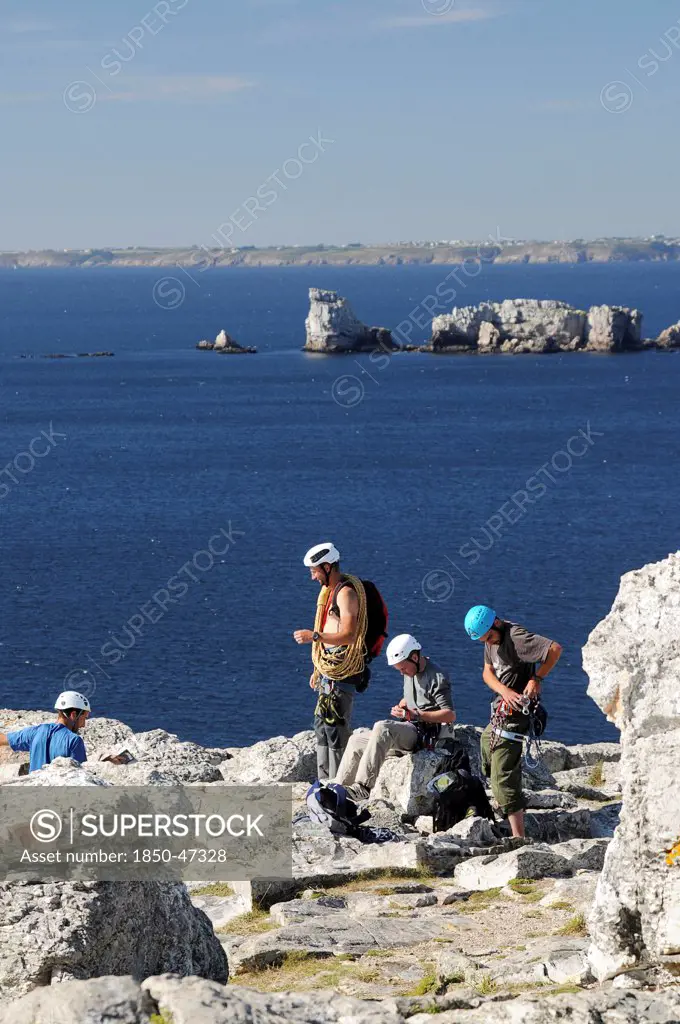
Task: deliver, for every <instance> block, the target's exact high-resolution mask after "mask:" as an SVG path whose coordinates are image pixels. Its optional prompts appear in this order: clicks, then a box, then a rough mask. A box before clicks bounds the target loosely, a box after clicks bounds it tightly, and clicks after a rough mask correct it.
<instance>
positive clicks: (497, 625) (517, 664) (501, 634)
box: [465, 604, 562, 836]
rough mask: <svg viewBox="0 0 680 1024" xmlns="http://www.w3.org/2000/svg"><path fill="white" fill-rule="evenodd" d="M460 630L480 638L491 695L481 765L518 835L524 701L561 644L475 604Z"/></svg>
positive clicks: (535, 692)
mask: <svg viewBox="0 0 680 1024" xmlns="http://www.w3.org/2000/svg"><path fill="white" fill-rule="evenodd" d="M465 630H466V632H467V634H468V636H469V637H471V638H472V639H473V640H479V641H480V642H481V643H483V644H484V673H483V675H482V678H483V679H484V682H485V683H486V685H487V686H488V687H489V688H490V689H491V690H493V691H494V693H495V694H496V697H495V699H494V701H493V703H492V705H491V708H492V718H491V722H490V723H489V725H488V726H487V727H486V729H485V730H484V732H483V734H482V768H483V770H484V774H485V775H486V776H487V777H490V778H491V789H492V791H493V795H494V797H495V798H496V802H497V803H498V806H499V808H500V810H501V813H502V814H503V815H504V816H505V817H507V819H508V822H509V823H510V828H511V830H512V834H513V836H523V835H524V798H523V796H522V747H523V742H524V737H525V735H526V732H527V730H528V728H529V716H528V714H527V713H526V712H527V710H528V706H529V702H530V701H538V700H539V699H540V696H541V685H542V683H543V680H544V679H545V677H546V676H547V675H548V673H549V672H550V671H551V669H553V668H554V666H555V665H556V664H557V662H558V661H559V658H560V655H561V654H562V648H561V647H560V645H559V644H558V643H555V641H554V640H549V639H548V638H547V637H545V636H540V635H539V634H538V633H530V632H529V631H528V630H527V629H525V628H524V626H519V625H518V624H517V623H516V622H507V621H505V620H504V619H499V618H498V617H497V615H496V613H495V611H494V610H493V609H492V608H489V607H488V606H487V605H483V604H478V605H475V607H474V608H471V609H470V611H469V612H468V613H467V615H466V616H465Z"/></svg>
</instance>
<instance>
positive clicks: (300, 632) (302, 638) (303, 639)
mask: <svg viewBox="0 0 680 1024" xmlns="http://www.w3.org/2000/svg"><path fill="white" fill-rule="evenodd" d="M313 635H314V634H313V630H311V629H296V630H295V632H294V633H293V639H294V640H295V641H296V642H297V643H299V644H311V642H312V636H313Z"/></svg>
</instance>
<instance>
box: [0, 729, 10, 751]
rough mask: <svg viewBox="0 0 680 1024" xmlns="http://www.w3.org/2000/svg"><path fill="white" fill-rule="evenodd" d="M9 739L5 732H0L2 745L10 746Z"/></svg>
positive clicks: (0, 743) (0, 745) (0, 744)
mask: <svg viewBox="0 0 680 1024" xmlns="http://www.w3.org/2000/svg"><path fill="white" fill-rule="evenodd" d="M8 746H9V740H8V739H7V737H6V736H5V734H4V732H0V747H8Z"/></svg>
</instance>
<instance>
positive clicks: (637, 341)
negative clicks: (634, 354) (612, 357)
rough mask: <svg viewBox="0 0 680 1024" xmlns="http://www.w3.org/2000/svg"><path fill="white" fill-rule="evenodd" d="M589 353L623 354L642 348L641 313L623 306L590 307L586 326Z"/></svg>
mask: <svg viewBox="0 0 680 1024" xmlns="http://www.w3.org/2000/svg"><path fill="white" fill-rule="evenodd" d="M585 338H586V348H587V349H588V350H589V351H591V352H623V351H625V350H631V349H638V348H640V347H641V346H642V313H640V312H639V310H637V309H627V308H626V307H624V306H592V307H591V308H590V310H589V311H588V323H587V325H586V332H585Z"/></svg>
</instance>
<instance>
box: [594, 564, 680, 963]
mask: <svg viewBox="0 0 680 1024" xmlns="http://www.w3.org/2000/svg"><path fill="white" fill-rule="evenodd" d="M583 665H584V668H585V670H586V672H587V673H588V676H589V679H590V683H589V686H588V693H589V694H590V696H591V697H592V698H593V700H594V701H595V702H596V704H598V706H599V707H600V708H601V709H602V710H603V711H604V713H605V714H606V715H607V717H608V718H609V719H610V721H612V722H614V723H615V724H616V726H617V727H618V728H619V729H620V730H621V786H622V793H623V809H622V812H621V823H620V825H619V827H618V829H617V830H616V833H615V836H614V840H613V842H612V843H611V845H610V847H609V850H608V851H607V856H606V858H605V863H604V868H603V872H602V875H601V877H600V881H599V883H598V887H597V894H596V898H595V904H594V907H593V910H592V913H591V916H590V923H589V928H590V935H591V939H592V943H591V947H590V954H589V956H590V963H591V967H592V970H593V973H594V974H595V975H596V977H598V978H599V979H600V980H602V979H605V978H609V977H612V976H614V975H616V974H618V973H620V972H622V971H626V970H627V969H629V968H631V967H632V966H634V965H636V964H638V963H642V964H645V963H657V962H662V961H663V958H664V957H668V956H675V957H676V958H677V956H678V954H680V856H678V857H677V858H674V856H673V853H672V851H673V850H675V851H677V853H678V854H680V787H679V786H678V777H679V772H680V690H679V688H678V680H679V679H680V553H677V554H674V555H670V556H669V557H668V558H667V559H666V560H665V561H663V562H657V563H656V564H653V565H647V566H645V567H644V568H643V569H640V570H637V571H635V572H629V573H627V574H626V575H625V576H624V577H623V578H622V580H621V586H620V588H619V592H618V595H617V597H616V600H615V601H614V605H613V607H612V609H611V611H610V612H609V614H608V615H607V617H606V618H605V619H603V621H602V622H600V623H599V625H598V626H596V627H595V629H594V630H593V632H592V633H591V635H590V637H589V638H588V642H587V644H586V646H585V648H584V650H583Z"/></svg>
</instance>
